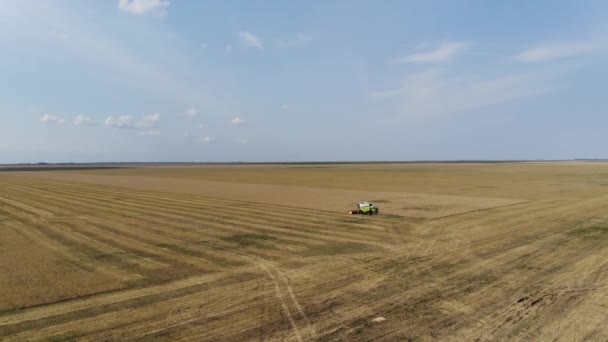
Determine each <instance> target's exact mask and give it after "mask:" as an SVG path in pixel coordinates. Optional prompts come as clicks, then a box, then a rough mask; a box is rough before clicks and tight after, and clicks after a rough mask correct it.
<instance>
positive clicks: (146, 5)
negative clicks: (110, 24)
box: [118, 0, 171, 16]
mask: <svg viewBox="0 0 608 342" xmlns="http://www.w3.org/2000/svg"><path fill="white" fill-rule="evenodd" d="M170 4H171V3H170V2H169V1H163V0H118V8H119V9H120V10H122V11H125V12H128V13H131V14H135V15H142V14H156V15H160V16H163V15H166V14H167V8H168V7H169V5H170Z"/></svg>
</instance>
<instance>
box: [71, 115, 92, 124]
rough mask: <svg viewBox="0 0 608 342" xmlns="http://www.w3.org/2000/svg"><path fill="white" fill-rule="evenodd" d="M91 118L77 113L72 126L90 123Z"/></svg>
mask: <svg viewBox="0 0 608 342" xmlns="http://www.w3.org/2000/svg"><path fill="white" fill-rule="evenodd" d="M92 124H93V120H91V118H88V117H86V116H84V115H78V116H76V117H75V118H74V126H83V125H92Z"/></svg>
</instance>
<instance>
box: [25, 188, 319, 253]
mask: <svg viewBox="0 0 608 342" xmlns="http://www.w3.org/2000/svg"><path fill="white" fill-rule="evenodd" d="M26 191H27V190H26ZM58 193H59V191H55V192H54V195H46V194H45V195H41V194H37V196H39V197H44V196H46V197H47V199H48V200H49V201H53V203H65V204H68V205H70V206H73V207H80V208H86V209H88V210H94V209H95V210H98V212H99V213H98V214H96V215H97V216H100V217H101V216H103V217H108V216H109V215H108V213H112V212H116V210H121V211H122V212H120V213H118V214H114V215H113V216H114V219H119V220H120V219H123V220H124V219H125V218H133V219H136V220H139V221H140V222H141V221H147V223H148V224H153V225H157V224H158V223H159V220H166V221H165V222H168V221H171V220H182V221H186V219H187V218H188V217H190V216H192V215H190V214H188V213H187V212H185V213H183V214H181V215H179V214H170V213H166V212H165V211H160V209H159V210H154V209H155V208H153V207H150V206H146V205H134V206H126V205H120V204H109V203H104V204H99V203H100V202H103V201H102V199H97V198H94V197H93V198H92V199H91V200H83V197H84V196H81V197H79V199H78V200H76V199H72V198H66V197H63V196H58V195H57V194H58ZM75 197H77V196H75ZM87 203H89V205H86V204H87ZM142 207H143V209H139V208H142ZM216 216H219V215H216ZM149 217H156V218H157V219H156V220H153V219H148V218H149ZM220 219H221V217H220ZM187 222H189V223H196V222H204V223H199V226H201V225H208V226H212V227H213V228H220V230H219V231H220V232H221V231H223V230H232V231H234V233H235V234H239V233H255V232H260V231H262V232H272V231H273V230H276V229H272V228H273V226H272V225H270V224H266V225H254V224H251V223H249V224H247V225H245V224H241V222H240V221H238V220H237V221H235V222H231V224H224V220H218V218H215V219H209V218H208V217H202V216H201V217H196V218H195V219H191V220H189V221H187ZM215 222H220V223H215ZM262 222H265V221H262ZM141 223H145V222H141ZM129 229H133V227H129ZM146 229H148V228H147V227H146ZM217 231H218V230H212V232H214V233H215V232H217ZM302 235H303V234H298V233H294V232H291V231H289V230H284V231H283V234H282V235H281V236H282V238H283V239H284V240H293V241H295V242H303V243H308V244H309V245H321V244H323V242H320V241H317V240H315V239H305V238H301V237H297V236H302ZM292 236H296V237H292ZM197 237H200V231H199V234H198V236H197ZM210 237H216V238H217V236H213V235H211V236H210Z"/></svg>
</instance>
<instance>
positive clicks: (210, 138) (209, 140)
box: [200, 136, 215, 144]
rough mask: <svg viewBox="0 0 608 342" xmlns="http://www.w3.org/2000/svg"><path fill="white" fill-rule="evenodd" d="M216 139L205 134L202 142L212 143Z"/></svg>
mask: <svg viewBox="0 0 608 342" xmlns="http://www.w3.org/2000/svg"><path fill="white" fill-rule="evenodd" d="M214 140H215V139H213V138H212V137H210V136H205V137H203V138H201V139H200V142H202V143H205V144H209V143H212V142H213V141H214Z"/></svg>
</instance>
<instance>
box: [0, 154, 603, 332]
mask: <svg viewBox="0 0 608 342" xmlns="http://www.w3.org/2000/svg"><path fill="white" fill-rule="evenodd" d="M607 190H608V164H607V163H512V164H400V165H388V164H378V165H315V166H288V165H282V166H246V165H242V166H198V167H193V166H187V167H177V166H170V167H145V168H129V169H105V170H84V169H81V170H73V171H38V172H3V173H0V274H2V277H0V340H4V339H6V340H19V341H21V340H43V341H45V340H46V341H58V340H59V341H60V340H125V339H130V340H142V341H150V340H169V341H171V340H176V339H180V338H181V339H189V340H196V341H218V340H226V341H240V340H256V341H259V340H277V341H282V340H287V341H316V340H320V341H343V340H348V341H367V340H372V339H377V340H387V341H389V340H420V341H425V340H436V339H439V340H479V341H489V340H532V339H537V340H562V341H578V340H597V341H604V340H608V328H607V327H608V283H607V282H608V194H607V193H606V192H607ZM359 200H372V201H377V202H378V204H379V205H380V206H381V208H382V214H383V215H380V216H373V217H367V216H358V215H357V216H349V215H346V214H345V211H346V210H348V209H350V208H351V206H352V205H353V202H355V201H359ZM342 202H345V203H342Z"/></svg>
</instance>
